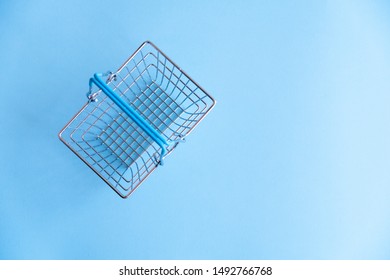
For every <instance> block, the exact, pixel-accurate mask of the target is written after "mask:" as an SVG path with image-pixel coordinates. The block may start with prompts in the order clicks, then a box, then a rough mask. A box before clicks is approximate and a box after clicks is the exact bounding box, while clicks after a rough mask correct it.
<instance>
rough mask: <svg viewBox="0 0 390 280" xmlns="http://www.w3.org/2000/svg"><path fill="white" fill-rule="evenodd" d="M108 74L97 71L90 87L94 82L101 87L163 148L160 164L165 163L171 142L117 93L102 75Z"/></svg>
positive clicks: (90, 81)
mask: <svg viewBox="0 0 390 280" xmlns="http://www.w3.org/2000/svg"><path fill="white" fill-rule="evenodd" d="M105 75H107V74H101V73H95V74H94V75H93V77H92V78H90V79H89V87H90V90H91V89H92V84H95V85H96V86H97V87H98V88H100V89H101V90H102V91H103V92H104V93H105V94H106V95H107V96H108V97H109V98H110V99H111V100H112V101H113V102H114V103H115V104H116V105H117V106H118V107H119V108H121V109H122V111H123V112H125V113H126V115H128V116H129V117H130V118H131V119H132V120H133V121H134V122H135V123H136V124H137V125H138V126H139V127H141V128H142V129H143V130H144V131H145V132H146V133H147V134H148V135H149V136H150V137H151V138H152V139H153V140H154V142H156V143H157V144H158V145H159V146H160V148H161V154H160V162H159V163H160V165H163V158H164V156H166V155H167V153H168V151H167V148H166V147H167V146H169V143H168V142H167V140H166V139H165V138H164V137H163V136H162V135H160V134H159V133H158V132H157V131H156V130H155V129H154V128H153V127H152V126H151V125H150V124H148V123H147V122H146V121H145V120H144V119H143V118H142V117H141V116H140V115H139V114H138V113H137V112H136V111H135V110H134V109H133V108H131V107H130V105H129V104H128V103H127V102H125V101H124V100H123V99H122V98H121V97H120V96H119V95H118V94H116V93H115V92H114V91H113V90H112V89H111V88H110V87H109V86H108V85H107V84H106V83H105V82H104V81H103V80H102V78H101V77H102V76H105Z"/></svg>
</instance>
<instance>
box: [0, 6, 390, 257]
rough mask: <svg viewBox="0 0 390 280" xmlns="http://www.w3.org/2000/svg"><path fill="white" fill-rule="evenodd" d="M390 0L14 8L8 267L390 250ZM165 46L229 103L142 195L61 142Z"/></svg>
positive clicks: (3, 113) (1, 45)
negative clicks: (134, 59)
mask: <svg viewBox="0 0 390 280" xmlns="http://www.w3.org/2000/svg"><path fill="white" fill-rule="evenodd" d="M389 14H390V5H389V4H388V1H352V0H351V1H349V0H345V1H336V0H333V1H287V0H286V1H213V0H207V1H160V2H157V1H124V0H123V1H91V2H87V1H85V2H84V3H80V1H48V0H37V1H1V2H0V27H1V32H0V62H1V63H0V71H1V78H0V80H1V90H0V94H1V101H0V127H1V130H0V144H1V145H0V175H1V176H0V258H1V259H52V258H54V259H85V258H86V259H389V258H390V218H389V217H390V205H389V199H390V171H389V167H390V148H389V135H390V133H389V123H390V111H389V104H390V94H389V93H390V79H389V75H390V32H389V28H390V16H389ZM145 40H151V41H152V42H154V43H155V44H156V45H157V46H158V47H159V48H161V49H162V50H163V51H164V52H165V53H166V54H167V55H168V56H170V57H171V58H172V59H173V60H174V61H175V62H176V63H177V64H178V65H179V66H181V67H182V68H183V69H184V70H185V71H186V72H187V73H188V74H189V75H190V76H192V77H193V78H194V80H195V81H197V82H198V83H199V84H200V85H201V86H203V87H204V88H205V89H206V90H207V91H208V92H209V93H210V94H212V95H213V96H214V97H215V98H216V99H217V101H218V103H217V106H216V107H215V109H214V110H213V111H212V112H211V113H210V114H209V115H208V116H207V117H206V118H205V119H204V121H203V122H202V123H201V124H200V125H199V126H198V127H197V128H196V129H195V130H194V132H193V134H191V135H190V136H189V137H188V138H187V143H185V144H183V145H181V146H179V148H178V149H177V150H176V151H175V152H174V153H173V154H172V155H171V156H170V157H169V158H168V159H167V160H166V164H165V165H164V167H163V168H159V169H157V171H156V172H155V173H154V174H153V175H152V176H151V177H150V178H149V179H148V180H147V181H146V182H145V183H144V184H143V185H142V186H141V187H140V188H139V189H138V190H137V191H136V192H135V193H134V194H133V195H132V196H131V197H130V198H129V199H127V200H122V199H120V198H119V197H118V196H117V195H116V194H115V193H114V192H113V191H112V190H111V189H110V188H109V187H108V186H106V185H105V184H104V183H103V181H101V179H99V178H98V177H97V176H96V175H95V174H94V173H93V172H92V171H91V170H89V168H88V167H86V166H85V165H84V164H83V163H82V162H81V161H80V160H79V159H78V158H77V157H76V156H75V155H74V154H73V153H72V152H71V151H70V150H68V149H67V148H66V146H65V145H63V144H62V143H61V142H60V141H59V140H58V138H57V133H58V132H59V130H60V129H61V128H62V127H63V126H64V125H65V124H66V122H67V121H69V120H70V118H71V117H72V116H73V115H74V114H75V113H76V112H77V111H78V110H79V109H80V108H81V106H82V105H83V104H84V103H85V102H86V97H85V93H86V92H87V90H88V85H87V83H88V79H89V77H90V76H91V75H92V74H93V73H95V72H103V71H106V70H109V69H111V70H115V69H116V68H117V67H118V66H120V65H121V63H122V62H123V61H124V60H125V59H126V58H127V57H128V56H130V55H131V54H132V52H133V51H134V50H135V49H136V48H137V47H138V46H139V45H140V44H141V43H142V42H143V41H145Z"/></svg>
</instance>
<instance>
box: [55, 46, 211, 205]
mask: <svg viewBox="0 0 390 280" xmlns="http://www.w3.org/2000/svg"><path fill="white" fill-rule="evenodd" d="M89 85H90V91H89V92H88V94H87V96H88V102H87V103H86V104H85V105H84V106H83V107H82V109H81V110H80V111H79V112H78V113H77V114H76V115H75V116H74V117H73V118H72V119H71V120H70V121H69V123H68V124H67V125H66V126H65V127H64V128H63V129H62V130H61V132H60V133H59V138H60V139H61V141H62V142H63V143H65V145H67V146H68V147H69V148H70V149H71V150H72V151H73V152H74V153H75V154H76V155H77V156H78V157H79V158H80V159H82V160H83V161H84V162H85V163H86V164H87V165H88V166H89V167H90V168H91V169H92V170H93V171H94V172H95V173H96V174H97V175H99V176H100V178H102V179H103V180H104V181H105V182H106V183H107V184H108V185H109V186H110V187H111V188H112V189H113V190H114V191H116V192H117V193H118V194H119V195H120V196H121V197H123V198H126V197H128V196H129V195H130V194H131V193H132V192H133V191H134V190H135V189H136V188H137V187H138V186H139V185H140V184H141V183H142V182H143V181H144V180H145V179H146V178H147V177H148V176H149V175H150V174H151V173H152V172H153V171H154V170H155V169H156V168H157V167H158V166H159V165H162V164H163V161H164V158H165V157H166V156H167V155H169V154H170V153H171V152H172V151H173V150H174V149H175V147H176V146H177V145H178V144H179V143H180V142H183V141H184V139H185V137H186V136H187V135H188V134H189V133H190V132H191V131H192V130H193V129H194V127H195V126H196V125H197V124H198V123H199V122H200V121H201V120H202V119H203V118H204V117H205V116H206V114H207V113H208V112H209V111H210V110H211V108H212V107H213V106H214V105H215V100H214V99H213V98H212V97H211V96H210V95H209V94H207V93H206V91H205V90H204V89H202V88H201V87H200V86H199V85H198V84H197V83H195V82H194V81H193V80H192V79H191V78H190V77H189V76H188V75H187V74H186V73H184V72H183V71H182V70H181V69H180V68H179V67H178V66H177V65H176V64H175V63H173V62H172V61H171V60H170V59H169V58H168V57H167V56H166V55H165V54H164V53H163V52H161V51H160V50H159V49H158V48H157V47H156V46H155V45H154V44H152V43H151V42H144V43H143V44H142V45H141V46H140V47H139V48H138V49H137V50H136V51H135V53H134V54H133V55H132V56H131V57H130V58H129V59H128V60H127V61H126V62H125V63H124V64H123V65H122V66H121V67H120V68H119V69H118V70H117V71H116V72H108V73H105V74H95V75H94V76H93V77H92V78H91V79H90V82H89Z"/></svg>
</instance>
